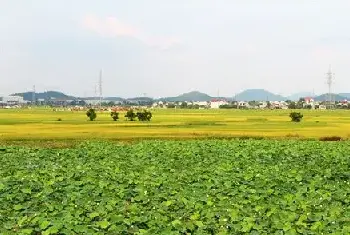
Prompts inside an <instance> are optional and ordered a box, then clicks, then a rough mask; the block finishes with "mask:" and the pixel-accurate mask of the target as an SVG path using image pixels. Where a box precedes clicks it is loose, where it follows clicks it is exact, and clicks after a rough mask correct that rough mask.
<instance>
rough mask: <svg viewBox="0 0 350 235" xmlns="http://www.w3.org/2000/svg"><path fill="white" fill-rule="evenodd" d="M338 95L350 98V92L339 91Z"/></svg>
mask: <svg viewBox="0 0 350 235" xmlns="http://www.w3.org/2000/svg"><path fill="white" fill-rule="evenodd" d="M338 95H340V96H343V97H346V98H347V99H350V93H339V94H338Z"/></svg>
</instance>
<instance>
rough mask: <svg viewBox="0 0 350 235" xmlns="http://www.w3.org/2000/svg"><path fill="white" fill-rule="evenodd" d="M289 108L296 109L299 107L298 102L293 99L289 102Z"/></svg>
mask: <svg viewBox="0 0 350 235" xmlns="http://www.w3.org/2000/svg"><path fill="white" fill-rule="evenodd" d="M288 108H289V109H296V108H297V104H296V103H295V102H294V101H291V102H290V103H289V104H288Z"/></svg>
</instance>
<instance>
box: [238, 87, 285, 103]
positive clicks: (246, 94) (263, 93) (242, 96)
mask: <svg viewBox="0 0 350 235" xmlns="http://www.w3.org/2000/svg"><path fill="white" fill-rule="evenodd" d="M236 100H238V101H253V100H255V101H281V100H287V98H285V97H283V96H280V95H276V94H273V93H271V92H269V91H267V90H264V89H248V90H245V91H243V92H241V93H239V94H238V95H236Z"/></svg>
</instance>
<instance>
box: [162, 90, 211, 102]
mask: <svg viewBox="0 0 350 235" xmlns="http://www.w3.org/2000/svg"><path fill="white" fill-rule="evenodd" d="M211 99H212V97H211V96H209V95H207V94H205V93H202V92H199V91H191V92H188V93H184V94H182V95H179V96H176V97H165V98H160V99H159V100H164V101H168V102H176V101H210V100H211Z"/></svg>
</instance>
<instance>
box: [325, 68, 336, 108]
mask: <svg viewBox="0 0 350 235" xmlns="http://www.w3.org/2000/svg"><path fill="white" fill-rule="evenodd" d="M334 75H335V74H334V73H333V72H332V67H331V65H329V69H328V72H327V73H326V79H327V85H328V95H327V102H326V106H327V108H329V109H331V108H333V100H332V85H333V82H334Z"/></svg>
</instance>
